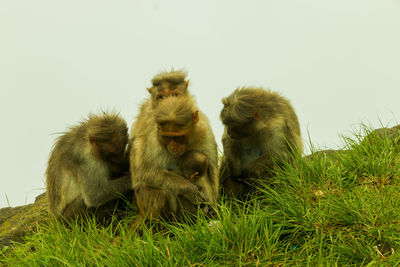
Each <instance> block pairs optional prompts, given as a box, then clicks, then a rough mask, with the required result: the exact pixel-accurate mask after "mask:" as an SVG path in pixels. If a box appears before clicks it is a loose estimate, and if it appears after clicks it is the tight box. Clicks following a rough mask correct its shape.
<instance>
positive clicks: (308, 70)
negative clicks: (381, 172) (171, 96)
mask: <svg viewBox="0 0 400 267" xmlns="http://www.w3.org/2000/svg"><path fill="white" fill-rule="evenodd" d="M171 67H175V68H178V69H179V68H184V69H186V70H187V71H188V73H189V75H188V77H189V79H190V81H191V84H190V90H191V92H192V93H193V94H194V95H195V96H196V99H197V102H198V105H199V107H200V109H201V110H202V111H203V112H205V113H206V114H207V115H208V117H209V118H210V121H211V124H212V128H213V130H214V133H215V136H216V138H217V141H218V143H219V144H220V138H221V135H222V125H221V122H220V121H219V113H220V110H221V108H222V104H221V98H222V97H224V96H227V95H229V94H230V93H231V92H232V91H233V90H234V89H235V88H236V87H238V86H243V85H254V86H263V87H265V88H270V89H272V90H276V91H279V92H280V93H282V94H283V95H284V96H286V97H287V98H289V99H290V100H291V103H292V104H293V106H294V108H295V110H296V111H297V114H298V117H299V120H300V124H301V129H302V135H303V138H304V140H305V142H306V143H308V136H310V138H311V140H312V142H313V144H315V145H317V146H318V147H320V148H338V147H340V146H341V145H342V142H341V141H340V138H339V134H340V133H344V134H349V133H350V132H351V130H352V129H353V128H356V129H357V128H358V126H359V124H360V123H361V122H364V123H367V124H369V125H371V126H372V127H380V126H381V123H382V124H383V125H385V126H393V125H395V124H397V120H398V119H399V116H400V115H399V114H400V1H398V0H397V1H395V0H392V1H389V0H380V1H376V0H336V1H325V0H304V1H295V0H292V1H288V0H274V1H273V0H269V1H268V0H259V1H255V0H247V1H234V0H224V1H223V0H202V1H191V0H181V1H178V0H173V1H172V0H169V1H162V0H158V1H156V0H141V1H133V0H132V1H99V0H96V1H94V0H91V1H88V0H79V1H78V0H69V1H54V0H35V1H29V0H25V1H22V0H8V1H7V0H3V1H1V2H0V116H1V117H0V121H1V132H0V134H1V135H0V137H1V138H0V148H1V150H0V157H1V158H0V164H1V165H0V171H1V175H0V207H5V206H8V205H11V206H16V205H22V204H24V203H30V202H32V201H33V200H34V197H35V196H36V195H38V194H39V193H41V192H43V191H44V190H43V188H44V186H45V183H44V181H45V179H44V172H45V168H46V162H47V159H48V155H49V152H50V150H51V146H52V144H53V142H54V140H55V138H56V137H57V136H58V134H57V133H60V132H63V131H65V130H66V128H67V127H68V126H71V125H73V124H75V123H77V122H78V121H80V120H81V119H82V118H83V117H85V116H86V115H87V114H88V113H89V112H96V111H99V110H100V109H102V108H103V109H112V108H115V109H116V110H118V111H120V112H121V114H122V115H123V116H124V118H125V119H126V120H127V122H128V124H129V125H131V124H132V122H133V121H134V118H135V115H136V114H137V111H138V107H139V105H140V103H141V102H143V100H144V99H145V98H146V97H147V96H148V93H147V91H146V89H145V88H146V87H148V86H150V80H151V78H152V77H153V76H154V75H155V74H156V73H158V72H159V71H162V70H169V69H170V68H171ZM380 121H381V122H380ZM220 148H221V147H220ZM307 151H309V149H307ZM307 151H306V152H307ZM7 198H8V200H7Z"/></svg>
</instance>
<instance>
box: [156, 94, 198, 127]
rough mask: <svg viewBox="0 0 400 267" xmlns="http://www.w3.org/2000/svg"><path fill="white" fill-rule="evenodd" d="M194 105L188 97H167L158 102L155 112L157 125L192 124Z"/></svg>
mask: <svg viewBox="0 0 400 267" xmlns="http://www.w3.org/2000/svg"><path fill="white" fill-rule="evenodd" d="M196 110H197V108H196V105H195V103H194V101H193V100H192V98H191V97H189V96H177V97H173V96H170V97H167V98H165V99H164V100H163V101H161V102H160V104H159V105H158V107H157V109H156V111H155V119H156V122H157V124H162V123H167V122H174V123H175V124H178V125H188V124H189V123H191V122H193V113H194V112H195V111H196Z"/></svg>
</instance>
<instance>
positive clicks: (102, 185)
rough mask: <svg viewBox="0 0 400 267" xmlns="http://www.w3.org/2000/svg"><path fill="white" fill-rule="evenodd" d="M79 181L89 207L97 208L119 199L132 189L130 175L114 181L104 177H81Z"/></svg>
mask: <svg viewBox="0 0 400 267" xmlns="http://www.w3.org/2000/svg"><path fill="white" fill-rule="evenodd" d="M79 180H80V183H79V184H80V188H81V192H82V196H83V199H84V201H85V204H86V206H87V207H97V206H99V205H101V204H104V203H106V202H108V201H110V200H112V199H115V198H118V197H119V196H120V195H121V194H123V193H126V192H127V191H129V190H130V189H131V187H132V182H131V177H130V176H129V175H125V176H122V177H120V178H118V179H113V180H109V178H108V177H106V176H104V175H103V176H101V175H99V176H86V177H80V179H79Z"/></svg>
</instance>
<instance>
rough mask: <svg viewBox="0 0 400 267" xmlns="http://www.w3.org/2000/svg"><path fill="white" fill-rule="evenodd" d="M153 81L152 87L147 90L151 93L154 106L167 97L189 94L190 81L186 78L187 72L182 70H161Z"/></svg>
mask: <svg viewBox="0 0 400 267" xmlns="http://www.w3.org/2000/svg"><path fill="white" fill-rule="evenodd" d="M151 82H152V87H150V88H148V89H147V90H148V91H149V92H150V94H151V99H152V103H153V108H155V107H156V106H157V104H158V102H159V101H160V100H162V99H164V98H165V97H168V96H178V95H188V94H189V91H188V86H189V81H187V80H186V73H185V72H184V71H182V70H171V71H169V72H161V73H159V74H157V75H156V76H154V77H153V79H152V80H151Z"/></svg>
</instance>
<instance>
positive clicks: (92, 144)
mask: <svg viewBox="0 0 400 267" xmlns="http://www.w3.org/2000/svg"><path fill="white" fill-rule="evenodd" d="M127 142H128V128H127V125H126V122H125V120H124V119H122V118H121V117H120V116H119V115H118V114H114V113H105V112H104V113H103V114H102V115H93V114H91V115H89V117H88V119H87V120H85V121H83V122H82V123H80V124H79V125H77V126H74V127H71V128H70V129H69V131H68V132H66V133H65V134H64V135H62V136H60V137H59V138H58V139H57V141H56V143H55V145H54V147H53V150H52V152H51V154H50V158H49V161H48V165H47V170H46V184H47V196H48V201H49V208H50V211H51V212H52V213H53V214H54V215H55V216H56V217H64V218H69V217H73V216H75V215H77V214H80V213H81V212H83V211H85V210H86V209H87V208H97V207H99V206H100V205H102V204H105V203H106V202H108V201H110V200H113V199H116V198H118V197H119V196H120V195H121V194H124V193H126V192H128V191H129V190H131V187H132V185H131V179H130V175H129V158H128V154H127V153H126V145H127ZM117 176H118V178H117Z"/></svg>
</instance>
